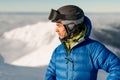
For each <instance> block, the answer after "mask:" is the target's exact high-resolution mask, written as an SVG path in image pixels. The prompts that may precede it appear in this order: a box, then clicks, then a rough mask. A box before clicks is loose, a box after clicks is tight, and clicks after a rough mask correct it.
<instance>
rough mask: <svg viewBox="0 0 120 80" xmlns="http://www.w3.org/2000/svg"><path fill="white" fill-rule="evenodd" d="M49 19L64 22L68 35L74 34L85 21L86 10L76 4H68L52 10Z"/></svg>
mask: <svg viewBox="0 0 120 80" xmlns="http://www.w3.org/2000/svg"><path fill="white" fill-rule="evenodd" d="M49 20H51V21H52V22H62V23H63V24H64V26H65V28H66V31H67V33H68V35H69V36H70V35H71V34H73V33H74V32H75V31H76V29H78V27H81V26H80V25H81V24H83V22H84V12H83V10H82V9H81V8H79V7H77V6H75V5H66V6H63V7H60V8H59V9H58V10H54V9H52V10H51V13H50V15H49Z"/></svg>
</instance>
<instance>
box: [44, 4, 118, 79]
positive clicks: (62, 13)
mask: <svg viewBox="0 0 120 80" xmlns="http://www.w3.org/2000/svg"><path fill="white" fill-rule="evenodd" d="M49 20H51V21H52V22H55V23H56V26H57V27H56V32H57V33H58V35H59V39H60V41H61V44H60V45H59V46H58V47H56V49H55V50H54V52H53V54H52V57H51V60H50V63H49V65H48V68H47V70H46V75H45V80H97V73H98V70H99V69H103V70H104V71H106V72H108V73H109V75H108V77H107V80H120V59H119V58H118V57H117V56H116V55H115V54H113V53H112V52H111V51H110V50H108V49H107V48H106V47H105V46H104V45H103V44H101V43H100V42H98V41H96V40H93V39H90V38H89V36H90V32H91V28H92V25H91V21H90V19H89V18H88V17H87V16H85V14H84V12H83V10H82V9H81V8H79V7H78V6H75V5H65V6H62V7H60V8H59V9H58V10H54V9H52V10H51V13H50V15H49Z"/></svg>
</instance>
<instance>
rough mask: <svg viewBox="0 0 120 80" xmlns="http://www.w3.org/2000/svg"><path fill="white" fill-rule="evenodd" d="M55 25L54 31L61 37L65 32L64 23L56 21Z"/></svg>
mask: <svg viewBox="0 0 120 80" xmlns="http://www.w3.org/2000/svg"><path fill="white" fill-rule="evenodd" d="M56 26H57V27H56V32H57V33H58V35H59V37H60V39H63V38H64V37H65V36H66V34H67V32H66V30H65V27H64V25H63V24H62V23H60V22H58V23H56Z"/></svg>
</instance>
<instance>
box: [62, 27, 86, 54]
mask: <svg viewBox="0 0 120 80" xmlns="http://www.w3.org/2000/svg"><path fill="white" fill-rule="evenodd" d="M86 33H87V27H86V25H85V29H84V30H83V31H81V32H80V33H79V32H76V33H75V35H73V36H72V37H71V38H70V39H67V41H65V42H64V45H65V48H66V50H67V52H68V53H69V52H70V50H71V49H72V48H73V47H74V46H75V45H77V44H78V41H79V39H81V38H83V37H84V36H85V35H86Z"/></svg>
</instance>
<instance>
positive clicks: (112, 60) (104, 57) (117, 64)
mask: <svg viewBox="0 0 120 80" xmlns="http://www.w3.org/2000/svg"><path fill="white" fill-rule="evenodd" d="M96 54H97V56H96V58H95V59H94V60H95V66H96V67H97V68H98V69H103V70H105V71H106V72H108V73H109V75H108V77H107V80H120V59H119V58H118V57H117V56H116V55H115V54H113V53H112V52H111V51H109V50H108V49H107V48H106V47H105V46H103V45H100V46H98V47H97V50H96Z"/></svg>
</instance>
